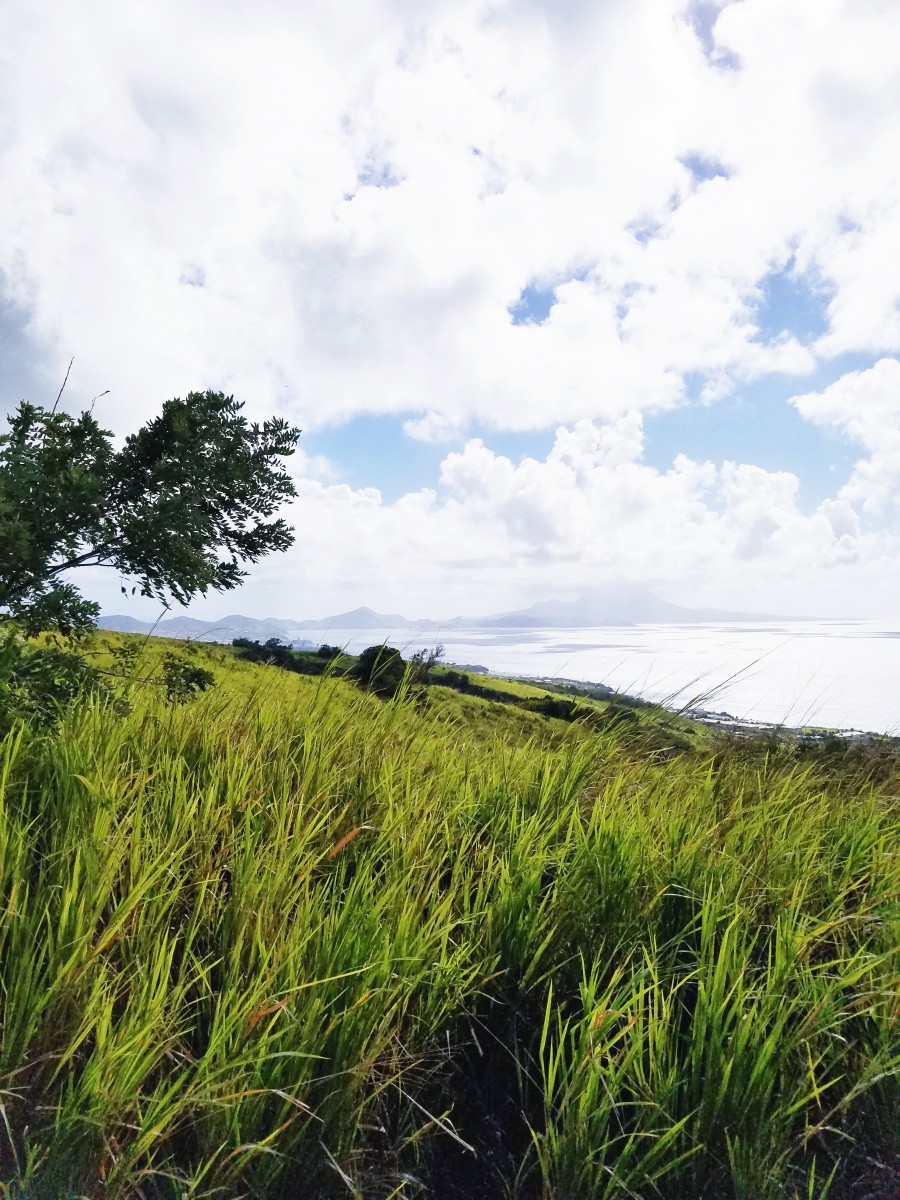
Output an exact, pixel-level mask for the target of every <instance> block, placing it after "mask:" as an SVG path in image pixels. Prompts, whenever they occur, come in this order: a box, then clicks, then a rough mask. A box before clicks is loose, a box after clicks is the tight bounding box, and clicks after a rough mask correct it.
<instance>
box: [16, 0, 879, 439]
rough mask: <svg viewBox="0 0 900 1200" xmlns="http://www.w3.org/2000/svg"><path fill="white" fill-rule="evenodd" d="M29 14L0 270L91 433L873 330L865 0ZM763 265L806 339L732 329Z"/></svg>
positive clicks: (453, 393)
mask: <svg viewBox="0 0 900 1200" xmlns="http://www.w3.org/2000/svg"><path fill="white" fill-rule="evenodd" d="M50 8H51V9H52V16H53V19H52V20H46V19H41V20H38V19H37V15H36V10H35V9H34V7H33V6H31V5H28V4H26V3H25V2H24V0H18V2H16V0H14V2H13V3H12V4H11V5H9V6H8V11H7V14H6V18H5V28H6V32H5V38H4V48H3V50H2V52H0V53H2V55H3V64H2V65H3V79H4V80H5V82H4V84H3V85H2V96H0V99H2V106H0V107H2V111H3V113H4V114H5V121H4V124H5V129H4V137H3V139H2V149H0V162H2V165H3V173H4V177H5V178H7V179H14V180H15V181H16V186H15V187H14V188H8V189H4V191H3V195H2V197H0V234H2V237H0V268H2V270H3V273H4V278H5V281H6V298H7V300H8V301H12V302H14V303H16V304H18V305H20V306H22V307H23V308H24V309H25V310H26V311H27V312H28V314H29V315H30V320H31V330H32V334H33V336H34V338H35V340H36V343H37V344H38V345H39V346H41V347H43V349H44V351H45V353H46V354H47V355H51V354H56V355H57V356H58V357H60V358H61V359H62V360H63V361H64V360H65V358H66V357H67V355H68V354H70V353H74V354H75V355H76V356H77V358H78V360H79V378H80V379H82V380H83V386H84V388H85V390H86V391H89V392H90V393H91V394H96V392H98V391H100V390H102V388H103V387H107V386H108V387H110V388H111V394H112V398H111V399H110V400H109V401H108V404H109V405H110V406H112V407H110V408H109V410H108V411H109V413H110V416H111V418H112V419H114V420H115V422H116V423H117V424H119V425H120V426H122V427H128V426H130V425H131V424H133V423H134V421H135V420H136V419H137V418H138V417H139V416H141V415H144V414H145V413H146V412H147V411H148V410H149V409H150V408H152V407H153V406H154V405H155V404H157V403H158V402H159V398H160V397H161V396H163V395H166V394H173V393H174V392H177V391H179V390H181V391H183V390H185V389H186V388H187V387H194V386H204V385H206V384H215V385H222V386H227V387H229V388H231V389H232V390H235V389H239V390H241V391H242V392H243V393H245V394H246V395H247V396H248V398H251V399H252V402H253V403H257V402H258V403H259V404H260V406H271V405H272V404H273V403H278V404H283V405H284V406H285V407H286V408H290V409H292V410H294V411H296V412H297V413H298V414H299V415H300V416H301V417H302V418H303V420H304V421H305V422H308V423H309V422H311V423H314V424H316V423H318V424H321V423H324V422H328V421H329V420H333V419H336V418H341V419H344V418H346V417H347V416H348V415H351V414H353V413H355V412H360V411H396V412H400V413H404V414H406V415H407V416H409V417H410V419H411V420H413V421H416V420H419V421H421V419H422V418H424V419H425V420H424V423H420V424H418V425H414V426H413V427H412V428H413V429H414V430H415V432H416V434H417V435H418V436H430V435H431V433H432V431H434V432H435V435H436V436H440V435H441V431H442V430H444V429H446V428H447V427H448V424H449V425H450V426H453V427H459V426H461V425H465V423H466V422H468V421H470V420H472V419H476V418H480V419H481V420H482V421H485V422H487V423H488V424H492V425H494V426H496V427H497V428H523V429H524V428H541V427H552V426H554V425H555V424H556V423H558V422H559V421H561V420H562V421H570V422H572V421H577V420H579V419H582V418H604V417H610V416H613V417H614V416H616V415H620V414H621V413H623V412H627V411H629V410H632V409H635V408H640V409H644V410H650V411H652V410H654V409H660V408H665V407H669V406H672V405H675V404H678V403H680V402H682V401H683V398H684V376H685V374H686V373H689V372H693V373H696V372H701V373H704V374H705V375H707V376H708V378H709V381H710V383H709V389H708V392H707V395H708V396H709V397H710V398H711V397H714V396H716V395H722V394H727V392H728V390H729V388H731V387H733V386H734V384H735V381H740V380H741V379H745V378H752V377H758V376H760V375H764V374H766V373H768V372H772V371H778V372H788V373H795V374H799V375H802V374H803V373H805V372H808V371H809V370H810V369H811V367H812V365H813V364H814V361H815V356H816V355H821V354H833V353H836V352H838V351H844V350H847V349H852V348H860V347H863V348H879V349H882V350H884V349H893V348H895V347H896V345H897V344H898V343H897V339H898V336H900V333H898V324H897V322H898V316H897V311H898V310H897V306H896V300H897V297H898V288H900V285H898V283H897V281H896V279H895V278H894V277H893V276H892V275H891V274H890V273H888V272H885V271H883V270H882V265H883V263H884V262H885V260H886V258H887V257H888V256H889V254H890V252H891V251H896V249H897V246H898V237H900V229H898V224H897V222H898V213H900V204H898V174H897V168H896V165H895V164H896V163H897V161H898V160H897V156H896V153H895V152H894V147H893V139H894V132H893V131H894V130H895V129H896V127H897V122H898V118H900V76H898V73H897V70H896V66H895V62H896V56H895V54H893V52H892V46H893V44H894V39H893V38H892V36H891V33H892V29H893V16H892V13H891V11H890V9H889V6H888V7H887V8H884V9H881V8H879V7H878V6H876V5H868V6H866V5H846V4H843V3H842V2H841V0H822V2H821V3H818V4H816V5H808V4H805V3H803V2H802V0H745V2H744V3H741V4H728V5H718V4H709V3H706V4H699V5H698V4H696V3H694V4H691V5H686V4H685V3H684V0H635V2H634V3H629V4H610V5H602V6H598V5H589V4H560V5H547V4H542V3H534V4H526V5H519V4H517V5H513V4H510V3H501V4H496V3H491V4H488V3H486V2H484V3H478V2H475V0H469V2H468V3H464V4H458V3H454V4H449V3H445V2H441V0H435V2H434V3H431V4H429V5H425V6H423V5H417V6H410V5H408V4H405V3H401V2H400V0H393V2H392V0H381V2H380V3H373V4H365V5H362V4H359V5H353V6H351V9H352V19H347V18H348V13H347V11H346V10H342V14H343V15H342V18H341V19H340V20H339V19H338V18H337V16H336V15H335V12H334V10H333V7H329V6H327V5H325V4H318V3H316V4H310V5H304V6H300V7H299V8H296V9H294V10H290V11H288V10H286V9H285V8H284V6H283V5H280V4H273V3H268V4H262V5H258V6H256V7H255V8H254V13H253V15H252V18H251V17H250V16H249V15H248V13H247V10H246V9H245V8H244V7H243V6H240V5H237V4H224V5H223V4H216V5H212V4H211V3H208V2H201V3H197V4H195V5H192V6H190V8H187V9H186V8H185V7H184V6H181V5H176V4H175V3H174V0H161V3H159V4H157V5H154V6H153V9H152V11H151V10H148V9H146V8H142V7H140V6H136V5H131V4H123V5H119V6H116V8H115V9H114V10H110V9H109V7H108V6H107V5H103V4H101V3H99V0H93V2H89V3H88V4H87V6H86V7H84V6H82V7H80V8H79V9H78V12H77V13H76V11H75V10H74V9H72V8H71V6H68V5H64V4H62V3H57V4H51V6H50ZM46 15H47V14H46V11H44V16H45V17H46ZM838 30H839V32H840V36H836V31H838ZM49 80H52V81H53V85H52V86H48V81H49ZM709 164H718V165H716V166H715V169H714V170H713V169H712V168H710V166H709ZM788 262H792V263H793V264H794V269H795V270H796V271H798V272H800V273H805V274H808V275H809V276H810V277H813V276H815V277H816V278H817V279H825V280H827V281H828V284H829V292H828V294H829V295H830V296H831V300H830V307H829V313H828V316H829V328H828V331H827V333H826V334H824V335H823V337H822V338H821V339H820V341H819V342H818V344H817V345H814V346H810V345H803V344H801V342H800V341H798V340H797V339H796V338H792V337H790V336H786V337H784V338H782V339H776V340H774V341H772V342H767V341H766V340H765V339H764V338H761V337H760V336H759V333H758V324H757V320H756V307H757V304H758V301H759V295H758V288H759V282H760V280H761V279H763V278H764V277H765V275H766V273H767V272H769V271H771V270H772V269H778V268H780V267H784V266H785V264H787V263H788ZM535 281H537V282H538V283H540V284H543V285H547V286H553V287H555V289H556V294H555V304H554V307H553V309H552V311H551V313H550V316H549V317H548V319H547V320H546V321H544V322H543V323H541V324H534V325H526V326H515V325H514V324H513V323H512V320H511V318H510V314H509V309H510V307H511V306H513V305H515V303H516V301H517V299H518V297H519V296H520V294H521V292H522V290H523V289H525V288H526V287H527V286H528V285H529V284H532V283H534V282H535Z"/></svg>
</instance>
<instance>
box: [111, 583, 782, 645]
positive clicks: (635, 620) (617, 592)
mask: <svg viewBox="0 0 900 1200" xmlns="http://www.w3.org/2000/svg"><path fill="white" fill-rule="evenodd" d="M773 619H780V620H784V619H787V618H775V617H773V616H772V614H771V613H769V614H765V613H741V612H729V611H726V610H724V609H718V608H684V607H682V606H681V605H679V604H670V603H669V602H668V601H666V600H661V599H660V598H659V597H658V596H655V595H654V594H653V593H652V592H649V591H647V590H646V589H645V588H638V587H627V586H623V587H606V588H596V589H594V590H592V591H590V592H586V593H585V594H584V595H583V596H581V597H580V598H579V599H578V600H539V601H538V602H537V604H532V605H531V606H530V608H524V609H519V610H516V611H514V612H504V613H493V614H491V615H489V616H484V617H453V618H451V619H449V620H446V621H430V620H423V619H419V620H412V619H410V618H409V617H404V616H401V615H400V614H399V613H377V612H374V611H373V610H372V609H371V608H354V609H352V610H351V611H350V612H344V613H337V614H336V615H334V616H329V617H320V618H318V619H313V620H305V621H292V620H286V619H283V618H278V617H267V618H265V619H263V620H260V619H257V618H256V617H245V616H243V615H241V614H240V613H234V614H232V615H230V616H227V617H222V618H221V620H218V621H200V620H198V619H197V618H195V617H167V618H166V619H165V620H161V621H158V622H156V623H155V624H153V623H151V622H149V621H138V620H136V619H135V618H134V617H128V616H122V615H114V616H104V617H101V618H100V621H99V625H100V628H101V629H111V630H118V631H119V632H121V633H153V634H156V635H157V636H158V637H172V638H193V639H196V640H199V641H213V642H230V641H231V640H232V639H233V638H236V637H248V638H254V639H257V640H259V641H265V640H266V639H267V638H272V637H277V638H281V639H282V641H285V642H290V641H294V642H296V641H310V642H315V643H316V644H318V643H319V642H321V641H322V640H327V639H326V638H325V636H324V635H326V634H328V633H329V632H332V631H333V632H334V633H339V632H343V631H345V630H350V629H378V630H390V631H395V630H403V631H404V632H434V633H438V634H439V633H440V632H441V631H442V630H450V629H590V628H593V627H594V626H603V625H663V624H666V625H685V624H691V623H695V622H700V623H702V622H706V621H714V622H722V621H760V620H773ZM312 630H315V631H316V632H317V636H316V637H315V638H305V637H304V634H306V633H308V632H310V631H312Z"/></svg>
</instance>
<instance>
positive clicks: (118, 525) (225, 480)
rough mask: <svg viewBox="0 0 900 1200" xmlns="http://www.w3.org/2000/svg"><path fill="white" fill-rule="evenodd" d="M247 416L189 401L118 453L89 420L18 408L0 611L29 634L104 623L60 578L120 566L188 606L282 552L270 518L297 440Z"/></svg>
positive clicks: (9, 461) (286, 490)
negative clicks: (245, 566) (84, 570)
mask: <svg viewBox="0 0 900 1200" xmlns="http://www.w3.org/2000/svg"><path fill="white" fill-rule="evenodd" d="M241 408H242V406H241V405H240V404H238V403H236V402H235V401H234V400H233V398H231V397H226V396H224V395H223V394H222V393H221V392H211V391H207V392H191V393H189V394H188V396H187V397H186V398H185V399H184V400H181V399H175V400H169V401H167V402H166V403H165V404H164V405H163V408H162V412H161V414H160V416H159V417H157V418H155V419H154V420H152V421H150V422H149V423H148V424H147V425H145V426H144V427H143V428H141V429H139V430H138V432H137V433H135V434H132V435H131V436H130V437H128V438H127V439H126V441H125V444H124V446H123V447H122V449H121V450H120V451H118V452H116V451H115V450H114V449H113V445H112V439H111V436H110V434H109V433H108V432H107V431H106V430H104V429H101V427H100V426H99V425H98V423H97V422H96V421H95V420H94V418H93V416H91V414H90V413H87V412H84V413H81V414H80V415H79V416H77V417H73V416H71V415H70V414H68V413H65V412H55V411H53V412H48V411H47V410H46V409H43V408H40V407H38V406H36V405H32V404H26V403H22V404H21V405H20V406H19V408H18V410H17V411H16V412H15V413H14V414H13V415H12V417H11V418H10V424H9V432H8V433H6V434H4V435H3V436H2V437H0V611H5V612H6V614H7V615H9V616H12V617H15V618H17V619H18V620H19V621H20V622H23V623H24V626H25V629H26V632H28V633H34V632H37V631H39V630H40V629H45V628H56V629H59V630H61V631H63V632H64V633H67V632H69V631H71V630H76V629H79V628H83V627H85V626H86V625H89V624H91V623H92V621H93V620H94V618H95V617H96V613H97V607H96V605H93V604H91V603H90V602H88V601H85V600H84V599H83V598H82V597H81V596H80V595H79V593H78V591H77V590H76V589H75V588H74V587H73V586H72V585H71V583H68V582H64V581H63V580H64V577H65V575H66V573H67V572H69V571H71V570H74V569H75V568H77V567H81V566H97V565H101V566H107V567H111V568H113V569H114V570H116V571H118V572H119V573H120V575H122V576H125V577H129V578H132V579H134V580H136V581H137V582H136V584H135V588H139V589H140V591H141V593H142V594H143V595H145V596H152V597H155V598H157V599H159V600H162V601H166V600H167V599H168V598H169V597H173V598H174V599H175V600H176V601H178V602H180V603H186V602H187V601H188V600H190V599H191V598H192V597H193V596H196V595H198V594H199V595H206V594H207V592H209V591H210V590H211V589H212V590H216V591H227V590H228V589H230V588H233V587H235V586H236V585H237V584H238V583H239V582H240V580H241V579H242V578H243V577H244V575H245V572H244V571H242V570H241V564H242V563H244V562H256V561H257V560H258V559H259V558H261V557H262V556H263V555H265V554H268V553H269V552H271V551H274V550H284V549H286V548H287V546H289V545H290V543H291V540H292V534H291V530H290V528H289V527H288V526H287V525H286V523H285V522H284V521H283V520H282V519H280V518H277V517H276V516H275V513H276V511H277V509H278V508H279V507H280V505H281V504H282V503H283V502H284V501H285V500H287V499H288V498H289V497H291V496H293V495H294V494H295V491H294V487H293V484H292V482H291V479H290V476H289V475H288V474H287V472H286V471H285V470H284V469H283V467H282V466H281V465H280V462H279V459H281V458H282V457H284V456H286V455H289V454H291V453H292V452H293V450H294V448H295V446H296V442H297V438H298V436H299V431H298V430H295V429H292V428H291V427H289V426H288V425H287V424H286V423H285V422H284V421H282V420H271V421H266V422H265V423H264V424H263V425H258V424H250V423H249V422H248V421H247V420H246V418H244V417H243V416H242V415H241ZM123 590H124V589H123Z"/></svg>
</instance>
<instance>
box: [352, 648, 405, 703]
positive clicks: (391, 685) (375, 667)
mask: <svg viewBox="0 0 900 1200" xmlns="http://www.w3.org/2000/svg"><path fill="white" fill-rule="evenodd" d="M405 673H406V663H405V662H404V661H403V656H402V655H401V653H400V651H399V650H397V649H395V648H394V647H393V646H368V647H367V648H366V649H365V650H363V652H362V654H360V656H359V661H358V662H357V664H356V666H355V667H354V669H353V677H354V679H355V680H356V682H357V683H358V684H359V686H360V687H363V688H367V689H368V690H369V691H370V692H375V694H376V695H378V696H393V695H395V694H396V692H397V689H398V688H399V687H400V684H401V683H402V682H403V676H404V674H405Z"/></svg>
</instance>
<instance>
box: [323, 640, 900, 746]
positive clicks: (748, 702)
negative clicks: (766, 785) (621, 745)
mask: <svg viewBox="0 0 900 1200" xmlns="http://www.w3.org/2000/svg"><path fill="white" fill-rule="evenodd" d="M305 636H306V637H310V636H311V637H312V638H313V639H318V640H320V641H327V642H329V643H331V644H333V645H340V646H342V647H344V648H345V649H346V650H347V651H348V652H349V653H357V652H359V651H360V650H362V649H364V648H365V647H366V646H371V645H376V644H381V643H387V644H389V645H392V646H397V647H398V648H399V649H400V650H401V651H402V652H403V653H404V656H406V655H408V654H411V653H413V652H415V651H416V650H420V649H425V648H430V647H432V646H434V645H435V643H441V644H442V645H443V647H444V660H443V661H445V662H447V663H455V664H460V665H463V666H468V667H482V668H486V669H487V670H488V671H490V672H492V673H494V674H498V675H512V676H517V677H522V678H532V679H546V680H558V681H564V680H572V681H575V682H578V683H600V684H605V685H606V686H607V687H611V688H613V689H615V690H616V691H620V692H627V693H629V694H630V695H633V696H640V697H642V698H644V699H646V700H650V701H653V702H658V703H662V704H665V705H666V706H668V707H670V708H674V709H692V708H693V709H697V708H702V709H704V710H706V711H714V712H721V713H727V714H728V716H730V717H733V718H735V719H736V720H739V721H759V722H765V723H770V724H776V725H786V726H790V727H794V728H796V727H805V726H817V727H823V728H829V729H845V730H859V731H866V732H874V733H887V734H894V735H900V623H897V622H895V623H890V622H883V621H859V620H830V621H797V620H792V621H775V620H772V621H765V622H757V623H751V622H746V621H742V622H734V623H722V624H718V623H697V624H690V625H628V626H621V625H615V626H600V627H598V628H592V629H550V628H545V629H497V628H483V629H478V628H473V629H456V628H452V629H447V630H443V631H442V630H440V629H438V630H429V631H428V632H426V633H423V632H421V631H414V630H409V629H402V628H399V629H360V630H354V629H334V630H331V631H329V630H327V629H322V630H316V632H315V633H313V634H306V635H305Z"/></svg>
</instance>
